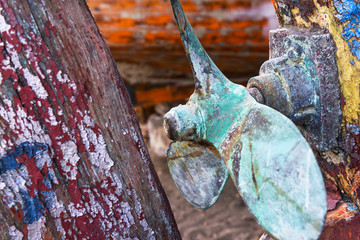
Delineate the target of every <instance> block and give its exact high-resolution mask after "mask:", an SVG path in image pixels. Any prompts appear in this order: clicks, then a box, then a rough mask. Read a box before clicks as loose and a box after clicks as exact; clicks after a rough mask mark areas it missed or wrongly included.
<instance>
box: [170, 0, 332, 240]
mask: <svg viewBox="0 0 360 240" xmlns="http://www.w3.org/2000/svg"><path fill="white" fill-rule="evenodd" d="M171 4H172V6H173V10H174V15H175V19H176V22H177V23H178V27H179V30H180V34H181V38H182V40H183V44H184V47H185V50H186V54H187V56H188V59H189V61H190V63H191V67H192V69H193V73H194V77H195V92H194V93H193V94H192V96H191V97H190V99H189V101H188V103H187V104H186V105H181V106H179V107H176V108H173V109H172V110H170V112H168V113H167V114H166V115H165V117H164V118H165V120H164V127H165V130H166V132H167V134H168V136H169V137H170V138H171V139H172V140H175V141H177V142H175V143H173V144H172V146H171V147H170V150H169V151H168V158H169V167H170V172H171V174H172V176H173V178H174V180H175V182H176V184H177V186H178V187H179V189H180V190H181V191H182V193H183V194H184V195H185V197H186V199H187V200H188V201H190V202H191V203H192V204H193V205H195V206H200V207H202V208H206V207H210V206H211V205H212V204H213V203H214V202H215V201H216V200H217V198H218V195H219V194H220V193H221V191H222V188H223V187H224V184H219V183H217V182H216V173H218V171H219V170H218V169H219V166H221V164H220V163H219V159H221V160H222V161H223V162H224V163H225V164H226V167H227V169H228V171H229V173H230V176H231V178H232V179H233V181H234V183H235V185H236V187H237V189H238V191H239V193H240V194H241V195H242V197H243V199H244V200H245V202H246V203H247V205H248V207H249V209H250V210H251V212H252V213H253V214H254V216H255V217H256V218H257V220H258V222H259V223H260V224H261V225H262V226H263V227H264V229H265V230H266V231H268V232H269V233H270V234H271V235H272V236H274V237H275V238H277V239H316V238H318V236H319V234H320V233H321V230H322V226H323V224H324V218H325V214H326V209H327V206H326V192H325V187H324V183H323V180H322V175H321V172H320V169H319V167H318V165H317V162H316V160H315V157H314V155H313V153H312V150H311V149H310V147H309V145H308V143H307V142H306V140H305V139H304V137H303V136H302V135H301V133H300V132H299V130H298V129H297V128H296V126H295V125H294V124H293V123H292V122H291V121H290V120H289V119H288V118H286V117H285V116H284V115H282V114H281V113H279V112H277V111H276V110H274V109H271V108H269V107H267V106H265V105H262V104H259V103H257V102H256V101H255V100H254V99H253V98H252V97H251V95H250V94H249V92H248V90H247V89H246V88H245V87H243V86H240V85H236V84H234V83H232V82H231V81H229V80H228V79H227V78H226V77H225V76H224V75H223V74H222V73H221V71H220V70H219V69H218V68H217V67H216V66H215V64H214V63H213V62H212V60H211V59H210V58H209V56H208V55H207V53H206V52H205V50H204V49H203V47H202V46H201V44H200V42H199V41H198V39H197V38H196V36H195V34H194V33H193V30H192V28H191V26H190V23H189V22H188V20H187V18H186V16H185V14H184V12H183V9H182V7H181V5H180V3H179V1H177V0H171ZM185 141H186V142H185ZM188 141H193V142H194V144H197V145H196V148H197V150H190V149H189V147H190V146H189V142H188ZM199 141H207V142H209V143H211V144H212V145H207V146H203V145H201V144H199ZM201 148H204V149H203V150H199V149H201ZM206 148H207V149H206ZM209 148H216V149H217V151H218V153H219V156H216V153H215V152H214V151H210V150H209ZM194 152H195V153H201V154H194ZM205 152H206V154H204V153H205ZM211 153H214V156H213V157H209V156H210V155H211ZM209 154H210V155H209ZM205 156H206V157H205ZM174 159H176V161H177V162H176V163H174V162H173V161H174ZM191 161H194V162H196V163H197V164H198V165H199V164H200V165H201V169H202V170H201V172H202V173H206V174H207V175H208V177H205V176H200V173H199V172H197V170H196V169H197V168H196V163H195V165H194V163H191ZM189 166H190V167H189ZM197 174H199V175H197ZM226 174H227V172H226V171H224V170H222V172H221V177H219V179H220V180H221V183H223V182H225V181H226V178H227V177H226V176H227V175H226ZM189 176H192V177H191V178H189ZM214 179H215V180H214ZM224 180H225V181H224ZM201 183H202V184H201ZM184 189H185V190H184ZM189 189H190V190H189ZM206 189H209V192H208V195H206V192H207V191H206ZM200 192H201V194H202V197H200V198H199V197H198V195H199V193H200Z"/></svg>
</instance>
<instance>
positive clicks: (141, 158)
mask: <svg viewBox="0 0 360 240" xmlns="http://www.w3.org/2000/svg"><path fill="white" fill-rule="evenodd" d="M0 7H1V14H0V38H1V41H0V49H1V54H0V67H1V81H0V134H1V146H0V155H1V160H0V195H1V201H0V223H1V224H0V226H1V227H0V229H1V231H0V238H1V239H11V238H12V239H21V238H22V237H24V238H28V239H83V238H86V239H105V238H118V239H130V238H131V239H180V235H179V232H178V230H177V227H176V224H175V221H174V218H173V215H172V212H171V209H170V206H169V203H168V201H167V199H166V196H165V194H164V192H163V189H162V187H161V185H160V182H159V180H158V178H157V176H156V173H155V171H154V168H153V166H152V163H151V161H150V158H149V154H148V152H147V149H146V148H145V145H144V141H143V139H142V136H141V132H140V129H139V125H138V122H137V120H136V116H135V114H134V111H133V109H132V105H131V103H130V99H129V97H128V94H127V92H126V88H125V86H124V84H123V82H122V80H121V78H120V76H119V73H118V72H117V69H116V66H115V64H114V61H113V59H112V57H111V54H110V51H109V50H108V48H107V46H106V44H105V41H104V40H103V39H102V37H101V35H100V33H99V30H98V28H97V26H96V24H95V22H94V19H93V17H92V16H91V13H90V11H89V10H88V7H87V5H86V3H85V1H41V2H38V1H6V0H4V1H0Z"/></svg>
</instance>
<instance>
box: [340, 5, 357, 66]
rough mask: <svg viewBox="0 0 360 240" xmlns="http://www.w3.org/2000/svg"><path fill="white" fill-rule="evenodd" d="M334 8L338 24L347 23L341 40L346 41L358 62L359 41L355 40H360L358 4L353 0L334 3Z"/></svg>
mask: <svg viewBox="0 0 360 240" xmlns="http://www.w3.org/2000/svg"><path fill="white" fill-rule="evenodd" d="M334 6H335V8H336V10H337V11H338V13H339V14H336V15H335V16H336V18H337V19H339V20H340V22H348V23H347V24H346V25H345V27H344V31H343V34H342V38H343V39H345V40H346V41H347V43H348V45H349V47H350V49H351V52H352V54H353V55H354V56H356V57H357V58H358V59H359V60H360V41H358V40H357V39H356V38H360V3H357V2H355V1H354V0H342V1H336V2H335V3H334ZM352 64H353V63H352Z"/></svg>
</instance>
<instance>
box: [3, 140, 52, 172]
mask: <svg viewBox="0 0 360 240" xmlns="http://www.w3.org/2000/svg"><path fill="white" fill-rule="evenodd" d="M46 150H48V146H47V145H46V144H44V143H30V142H23V143H21V144H20V145H18V146H16V147H15V149H8V150H7V151H6V154H5V155H4V156H3V157H2V158H1V159H0V174H3V173H5V172H6V171H9V170H12V169H15V168H17V167H19V166H20V164H19V163H18V162H17V161H16V160H15V158H16V157H20V156H21V155H22V154H24V153H25V154H27V156H28V157H29V158H32V157H34V156H37V157H39V156H40V155H42V154H43V152H44V151H46Z"/></svg>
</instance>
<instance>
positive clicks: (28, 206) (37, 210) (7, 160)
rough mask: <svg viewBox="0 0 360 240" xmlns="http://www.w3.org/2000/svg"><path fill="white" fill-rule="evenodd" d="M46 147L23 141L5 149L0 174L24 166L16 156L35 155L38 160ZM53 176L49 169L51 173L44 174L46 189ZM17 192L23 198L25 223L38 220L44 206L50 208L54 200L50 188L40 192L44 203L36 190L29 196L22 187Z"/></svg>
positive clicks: (41, 144)
mask: <svg viewBox="0 0 360 240" xmlns="http://www.w3.org/2000/svg"><path fill="white" fill-rule="evenodd" d="M48 149H49V148H48V146H47V145H46V144H44V143H30V142H23V143H21V144H20V145H18V146H16V147H15V148H14V149H9V150H7V151H6V154H5V155H4V156H3V157H2V158H1V159H0V174H4V173H5V172H7V171H9V170H13V169H15V168H18V167H20V166H24V165H23V164H21V165H20V163H19V162H17V161H16V157H20V156H21V155H23V154H26V155H27V156H28V157H29V158H33V157H35V158H36V160H38V159H39V158H41V156H43V154H44V153H45V152H46V151H47V150H48ZM39 170H41V169H39ZM54 178H55V175H54V172H53V171H51V173H49V174H47V175H46V176H44V179H43V184H44V185H45V186H46V187H47V188H48V189H52V185H51V180H52V179H54ZM19 193H20V195H21V198H22V200H23V206H22V210H23V212H24V218H25V219H24V222H25V223H27V224H31V223H33V222H35V221H37V220H39V219H40V218H41V217H42V216H43V214H44V213H45V208H46V209H51V207H52V206H53V204H54V202H55V201H56V196H55V193H54V192H53V191H52V190H50V191H42V192H41V195H42V196H43V197H44V199H45V201H44V203H42V202H41V201H40V199H39V197H38V193H37V192H36V191H35V192H34V193H35V195H36V196H35V197H31V196H30V195H29V191H26V190H24V189H20V190H19ZM44 205H45V207H44Z"/></svg>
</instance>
